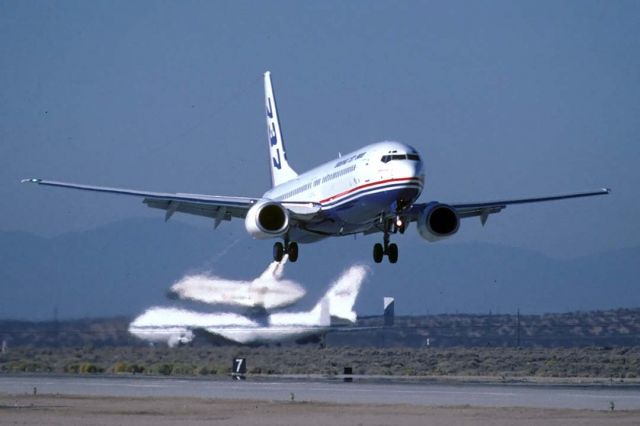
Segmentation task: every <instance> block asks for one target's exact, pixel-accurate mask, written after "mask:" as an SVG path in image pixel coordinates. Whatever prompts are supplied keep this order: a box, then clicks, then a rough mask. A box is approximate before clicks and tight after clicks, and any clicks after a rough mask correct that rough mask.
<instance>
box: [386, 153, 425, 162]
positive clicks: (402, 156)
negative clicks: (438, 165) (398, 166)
mask: <svg viewBox="0 0 640 426" xmlns="http://www.w3.org/2000/svg"><path fill="white" fill-rule="evenodd" d="M393 160H411V161H420V156H419V155H418V154H389V155H383V156H382V158H381V159H380V161H382V162H383V163H388V162H389V161H393Z"/></svg>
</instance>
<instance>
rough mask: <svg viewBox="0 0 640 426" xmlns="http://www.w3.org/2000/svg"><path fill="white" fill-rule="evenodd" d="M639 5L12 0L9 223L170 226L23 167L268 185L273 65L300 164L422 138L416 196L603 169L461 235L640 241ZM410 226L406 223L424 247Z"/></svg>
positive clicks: (2, 56) (563, 180)
mask: <svg viewBox="0 0 640 426" xmlns="http://www.w3.org/2000/svg"><path fill="white" fill-rule="evenodd" d="M639 16H640V3H638V2H636V1H629V2H625V1H615V2H605V1H597V2H591V1H563V2H558V1H535V2H534V1H532V2H511V1H507V2H472V1H469V2H456V1H453V2H426V1H421V2H412V1H404V2H373V1H372V2H359V1H357V2H356V1H351V2H345V1H323V2H297V1H292V2H288V1H286V2H283V1H270V2H259V1H233V2H210V1H201V2H198V1H185V2H160V1H154V2H146V1H136V2H128V1H123V2H117V1H116V2H113V1H104V2H100V1H96V2H84V1H78V2H70V1H52V2H46V1H8V2H3V5H2V13H1V14H0V61H1V63H0V87H1V88H2V90H0V165H1V167H0V197H1V198H2V200H3V206H2V208H1V209H0V230H3V231H27V232H32V233H35V234H38V235H57V234H60V233H64V232H69V231H77V230H82V229H89V228H93V227H96V226H99V225H103V224H106V223H109V222H112V221H116V220H121V219H126V218H131V217H141V216H148V217H155V218H157V219H158V223H159V225H158V229H159V231H160V232H161V230H162V224H161V221H162V214H161V213H159V212H157V211H154V210H151V209H147V208H145V207H144V206H143V205H142V204H141V203H140V202H139V200H137V199H130V198H126V197H117V196H110V195H100V194H85V193H82V192H74V191H64V190H58V189H45V188H37V187H33V186H25V185H20V184H19V183H18V182H19V180H20V179H21V178H23V177H42V178H49V179H56V180H64V181H73V182H82V183H89V184H98V185H110V186H124V187H133V188H141V189H149V190H161V191H181V192H198V193H209V194H221V195H251V196H255V195H260V194H262V193H263V192H264V191H266V190H267V189H268V185H269V177H268V170H267V159H268V157H267V145H266V130H265V124H264V116H263V115H264V113H263V88H262V81H261V77H262V73H263V72H264V71H266V70H271V71H272V73H273V80H274V86H275V90H276V93H277V96H278V101H279V108H280V111H279V112H280V116H281V119H282V125H283V134H284V139H285V141H286V143H287V148H288V156H289V159H290V161H291V162H292V163H293V165H294V167H296V168H297V169H298V170H305V169H307V168H310V167H312V166H314V165H316V164H318V163H319V162H322V161H325V160H329V159H331V158H334V157H335V156H337V154H338V152H342V153H346V152H349V151H351V150H354V149H357V148H358V147H360V146H362V145H365V144H368V143H372V142H376V141H380V140H399V141H402V142H405V143H408V144H411V145H413V146H415V147H416V148H417V149H418V150H419V151H420V152H421V153H422V155H423V156H424V158H425V161H426V167H427V188H426V190H425V191H424V193H423V195H422V198H421V200H422V201H426V200H434V199H435V200H439V201H444V202H447V201H449V202H463V201H482V200H490V199H495V198H506V197H520V196H535V195H546V194H555V193H563V192H570V191H581V190H590V189H597V188H600V187H602V186H610V187H612V188H613V191H614V192H613V194H612V195H610V196H608V197H603V198H599V199H586V200H576V201H567V202H563V203H551V204H545V205H536V206H531V207H511V208H508V209H507V210H505V211H504V212H502V213H500V214H499V215H495V216H494V217H492V218H491V219H490V220H489V223H488V225H487V227H485V228H484V229H483V228H482V227H481V226H480V225H479V223H478V222H479V221H477V220H472V221H465V222H464V223H463V225H462V227H461V230H460V233H459V234H458V235H457V236H455V237H454V238H452V239H451V242H454V243H455V242H463V241H464V242H468V241H481V242H492V243H499V244H504V245H508V246H514V247H524V248H530V249H535V250H538V251H540V252H542V253H544V254H547V255H549V256H554V257H574V256H579V255H583V254H593V253H598V252H601V251H607V250H614V249H618V248H623V247H630V246H637V245H639V244H640V226H638V224H637V218H638V217H640V201H639V200H638V196H637V194H638V190H637V185H638V183H639V182H640V171H639V170H640V169H639V168H638V166H637V164H638V160H640V143H639V142H640V140H639V139H640V136H639V135H640V120H639V117H640V25H638V23H639V20H638V17H639ZM178 220H188V221H190V222H192V223H196V224H200V225H202V226H203V228H204V227H207V228H210V227H211V224H210V223H208V222H207V221H205V220H204V219H185V218H184V217H183V218H180V219H178ZM225 226H226V227H227V229H226V231H225V232H229V233H232V234H237V235H238V236H241V235H243V233H244V232H245V231H244V227H243V225H242V223H241V222H236V223H234V224H225ZM410 234H411V235H409V236H405V237H404V238H405V241H403V240H400V241H399V242H400V243H401V244H406V245H407V246H410V247H412V248H415V249H420V247H421V246H420V244H422V241H419V237H417V235H414V234H416V233H415V230H412V231H410ZM214 237H215V234H212V238H214Z"/></svg>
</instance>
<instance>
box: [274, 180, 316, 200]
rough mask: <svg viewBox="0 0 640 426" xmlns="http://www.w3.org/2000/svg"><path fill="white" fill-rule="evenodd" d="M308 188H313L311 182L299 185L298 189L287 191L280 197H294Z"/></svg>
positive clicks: (284, 198)
mask: <svg viewBox="0 0 640 426" xmlns="http://www.w3.org/2000/svg"><path fill="white" fill-rule="evenodd" d="M308 189H311V182H309V183H308V184H306V185H302V186H299V187H297V188H296V189H294V190H292V191H289V192H287V193H286V194H284V195H283V196H282V197H280V198H281V199H283V200H287V199H289V198H291V197H293V196H294V195H298V194H300V193H301V192H304V191H306V190H308Z"/></svg>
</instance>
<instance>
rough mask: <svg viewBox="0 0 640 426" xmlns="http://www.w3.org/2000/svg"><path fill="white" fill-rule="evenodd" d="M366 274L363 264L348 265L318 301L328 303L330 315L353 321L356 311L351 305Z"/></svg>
mask: <svg viewBox="0 0 640 426" xmlns="http://www.w3.org/2000/svg"><path fill="white" fill-rule="evenodd" d="M366 276H367V269H366V268H365V267H364V266H361V265H355V266H352V267H350V268H349V269H347V270H346V271H345V272H343V273H342V275H341V276H340V277H339V278H338V280H337V281H335V282H334V284H333V285H332V286H331V288H330V289H329V291H327V293H326V294H325V296H324V297H323V298H322V300H321V302H320V303H322V302H325V301H326V302H328V303H329V313H330V314H331V316H333V317H338V318H342V319H346V320H348V321H351V322H355V321H356V313H355V312H354V311H353V305H354V304H355V302H356V298H357V297H358V293H359V292H360V286H361V285H362V282H363V281H364V279H365V278H366ZM319 305H320V304H318V306H319ZM316 308H317V306H316Z"/></svg>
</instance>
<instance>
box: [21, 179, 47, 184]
mask: <svg viewBox="0 0 640 426" xmlns="http://www.w3.org/2000/svg"><path fill="white" fill-rule="evenodd" d="M41 181H42V179H36V178H29V179H22V180H21V181H20V183H40V182H41Z"/></svg>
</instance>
